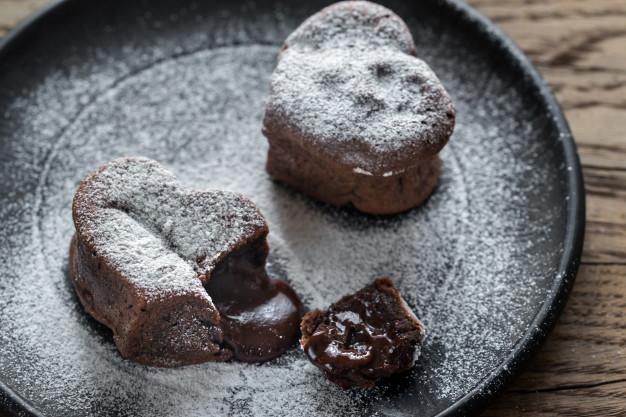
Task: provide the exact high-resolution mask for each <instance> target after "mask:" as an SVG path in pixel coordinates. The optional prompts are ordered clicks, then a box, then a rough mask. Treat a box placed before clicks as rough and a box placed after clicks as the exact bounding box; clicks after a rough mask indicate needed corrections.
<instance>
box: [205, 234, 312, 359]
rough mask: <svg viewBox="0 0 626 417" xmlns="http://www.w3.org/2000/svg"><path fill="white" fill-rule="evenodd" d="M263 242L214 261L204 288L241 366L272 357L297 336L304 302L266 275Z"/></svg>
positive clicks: (265, 247)
mask: <svg viewBox="0 0 626 417" xmlns="http://www.w3.org/2000/svg"><path fill="white" fill-rule="evenodd" d="M268 251H269V247H268V246H267V243H266V242H265V241H264V239H261V240H258V241H256V242H252V243H250V244H248V245H245V246H244V247H242V248H240V249H238V250H236V251H234V252H232V253H231V254H229V255H228V256H227V257H226V258H224V259H223V260H222V261H221V262H219V263H218V265H217V266H216V268H215V270H214V271H213V273H212V274H211V277H210V279H209V282H208V283H207V284H206V286H205V288H206V290H207V292H208V293H209V295H210V296H211V299H212V300H213V303H214V304H215V306H216V307H217V309H218V311H219V312H220V327H221V328H222V332H223V335H224V341H225V342H226V344H227V345H228V347H229V348H230V349H232V351H233V354H234V356H235V357H236V358H237V359H239V360H241V361H245V362H261V361H266V360H269V359H272V358H274V357H276V356H278V355H280V354H281V353H283V352H284V351H285V350H287V349H288V348H289V347H290V346H291V345H292V344H293V343H294V342H295V341H296V340H297V339H298V337H299V336H300V331H299V330H300V328H299V327H300V319H301V317H302V304H301V302H300V300H299V299H298V296H297V295H296V293H295V292H294V291H293V289H292V288H291V287H290V286H289V285H287V284H286V283H284V282H283V281H280V280H277V279H271V278H270V277H269V276H268V275H267V272H266V271H265V259H266V258H267V253H268Z"/></svg>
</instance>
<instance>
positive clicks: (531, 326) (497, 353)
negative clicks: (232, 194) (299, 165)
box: [0, 0, 585, 415]
mask: <svg viewBox="0 0 626 417" xmlns="http://www.w3.org/2000/svg"><path fill="white" fill-rule="evenodd" d="M384 3H385V4H386V5H388V6H389V7H390V8H392V9H393V10H394V11H396V12H397V13H398V14H399V15H400V16H401V17H403V18H404V19H405V20H406V21H407V23H408V24H409V26H410V27H411V30H412V31H413V34H414V36H415V39H416V43H417V46H418V54H419V55H420V56H421V57H422V58H424V59H425V60H426V61H427V62H429V64H430V65H431V67H432V68H433V69H434V70H435V72H436V73H437V74H438V75H439V76H440V78H441V80H442V82H443V83H444V85H445V86H446V87H447V88H448V90H449V91H450V93H451V95H452V96H453V98H454V100H455V103H456V105H457V126H456V130H455V133H454V135H453V137H452V139H451V141H450V144H449V145H448V146H447V147H446V148H445V149H444V151H443V152H442V160H443V171H442V178H441V181H440V185H439V186H438V189H437V190H436V191H435V193H434V194H433V196H432V197H431V198H430V199H429V200H428V201H427V202H426V203H425V204H424V205H422V206H421V207H419V208H417V209H415V210H412V211H410V212H408V213H404V214H401V215H397V216H391V217H382V218H381V217H372V216H364V215H362V214H359V213H357V212H354V211H353V210H350V209H336V208H332V207H328V206H325V205H321V204H318V203H315V202H313V201H311V200H310V199H308V198H306V197H304V196H302V195H300V194H298V193H296V192H294V191H292V190H290V189H287V188H286V187H283V186H281V185H279V184H275V183H273V182H272V181H270V180H269V179H268V177H267V175H266V174H265V173H264V170H263V162H264V155H265V151H266V146H267V145H266V141H265V139H264V138H263V136H262V135H261V134H260V119H261V115H262V110H263V97H264V96H265V94H266V93H267V81H268V77H269V74H270V73H271V71H272V70H273V67H274V63H275V56H276V52H277V50H278V47H279V46H280V44H281V42H282V40H283V39H284V38H285V36H286V35H287V34H288V33H289V32H290V31H291V30H293V29H294V28H295V27H296V26H297V25H298V24H299V23H300V22H301V21H302V20H303V19H304V18H306V17H307V16H308V15H310V14H312V13H314V12H315V11H317V10H319V9H320V8H321V7H323V6H324V5H325V2H318V1H313V2H307V3H306V6H304V5H299V6H297V7H295V6H293V5H287V4H283V3H274V2H271V1H258V2H254V3H253V2H246V3H236V2H232V1H229V2H226V1H210V2H209V1H206V2H197V3H195V2H193V1H192V0H184V1H179V0H176V1H165V0H162V1H147V0H144V1H136V2H128V1H121V0H114V1H112V0H106V1H104V0H97V1H89V2H85V1H81V0H67V1H61V2H57V3H55V4H54V5H52V6H50V7H47V8H45V9H44V10H42V11H41V12H39V13H37V14H36V15H34V16H33V17H31V18H30V19H29V20H27V21H26V22H24V23H23V24H21V25H20V26H19V27H18V28H16V29H15V30H13V31H12V32H11V33H10V34H9V35H7V36H6V37H5V38H4V39H3V40H2V42H1V43H0V158H1V161H2V168H1V169H2V183H1V184H0V219H1V221H2V225H3V227H2V230H1V231H0V242H2V260H1V261H0V265H1V267H0V271H1V275H0V289H1V292H0V346H2V349H1V350H0V388H1V389H0V392H2V394H1V400H0V403H1V405H2V406H3V407H4V408H6V409H7V410H8V411H9V412H15V413H18V412H20V411H22V412H24V413H26V414H35V415H40V414H49V415H85V414H98V415H104V414H109V415H154V414H164V415H172V414H176V413H178V414H181V415H194V414H205V415H206V414H208V415H222V414H227V413H233V414H236V415H237V414H238V415H249V414H262V415H272V414H279V415H289V414H298V415H316V414H317V415H332V414H334V415H338V414H352V415H367V414H369V413H374V412H378V413H379V414H380V415H462V414H471V413H474V412H477V411H479V410H481V409H483V408H484V407H485V406H486V405H487V404H488V403H489V401H490V400H491V399H492V398H493V397H494V396H496V395H497V394H498V393H499V392H500V391H501V390H502V389H503V386H504V385H505V384H506V383H507V382H509V381H510V380H511V379H512V378H513V377H514V376H515V375H517V374H518V373H519V372H520V370H521V368H522V366H523V365H524V363H526V361H527V360H528V359H529V357H530V356H531V355H532V353H533V352H535V351H536V350H537V348H538V346H539V345H540V343H541V342H542V341H543V340H544V339H545V337H546V334H547V333H548V332H549V331H550V329H551V328H552V326H553V325H554V323H555V321H556V319H557V317H558V315H559V313H560V312H561V310H562V308H563V305H564V303H565V300H566V298H567V295H568V293H569V291H570V289H571V287H572V284H573V281H574V278H575V275H576V270H577V267H578V262H579V259H580V253H581V248H582V242H583V229H584V219H585V214H584V192H583V187H582V176H581V171H580V165H579V161H578V157H577V154H576V149H575V145H574V142H573V140H572V137H571V135H570V132H569V129H568V127H567V124H566V122H565V120H564V118H563V115H562V113H561V110H560V109H559V107H558V105H557V103H556V101H555V100H554V98H553V96H552V95H551V93H550V92H549V90H548V88H547V87H546V85H545V83H544V82H543V81H542V80H541V78H540V77H539V75H538V74H537V72H536V71H535V69H534V68H533V67H532V66H531V64H530V63H529V62H528V60H527V59H526V58H525V57H524V55H523V54H522V53H521V52H520V51H519V50H518V49H517V48H516V47H515V46H514V45H513V43H512V42H511V41H510V40H509V39H508V38H506V37H505V36H504V35H503V34H502V33H501V32H500V31H499V30H498V29H497V28H496V27H495V26H494V25H493V24H492V23H490V22H489V21H488V20H487V19H485V18H484V17H482V16H480V15H479V14H478V13H477V12H476V11H474V10H473V9H471V8H470V7H468V6H466V5H464V4H463V3H461V2H460V1H459V2H457V1H453V0H449V1H444V0H441V1H436V0H432V1H420V2H404V1H397V2H391V1H390V2H384ZM132 154H135V155H136V154H143V155H146V156H150V157H153V158H155V159H157V160H159V161H161V162H162V163H164V164H165V165H166V166H168V167H169V168H171V169H172V170H173V171H174V172H175V174H176V175H178V176H179V177H180V178H181V180H182V181H183V182H185V183H187V184H189V185H193V186H195V187H198V188H208V187H225V188H233V189H235V190H236V191H240V192H242V193H244V194H246V195H248V196H249V197H250V198H251V199H252V200H253V201H255V202H256V203H257V204H258V205H259V207H260V209H261V211H262V212H263V213H264V214H265V215H266V217H267V220H268V223H269V226H270V231H271V232H270V237H269V239H270V246H271V247H272V255H271V264H270V270H271V272H272V273H273V274H275V275H278V276H281V277H283V278H284V279H286V280H288V281H290V282H291V283H292V284H293V286H294V287H295V288H296V290H297V291H298V292H299V293H300V294H301V295H302V298H303V301H304V302H305V304H306V306H307V308H315V307H325V306H326V305H327V304H328V303H329V302H331V301H334V300H335V299H337V298H338V297H339V296H341V295H343V294H345V293H347V292H352V291H354V290H356V289H358V288H359V287H361V286H362V285H364V284H365V283H367V282H369V281H370V280H371V279H373V278H374V277H376V276H380V275H390V276H391V277H392V279H394V281H395V282H396V283H397V285H398V287H399V289H400V291H401V293H403V295H404V296H405V298H406V299H407V301H408V303H409V304H410V305H411V307H412V308H413V309H414V310H415V311H416V312H417V313H418V315H420V316H421V317H422V318H423V319H424V322H425V324H426V326H427V330H428V336H427V339H426V341H425V344H424V347H423V352H422V357H421V359H420V360H419V362H418V363H417V365H416V367H415V368H414V369H413V370H412V371H410V372H408V373H406V374H404V375H400V376H398V377H395V378H391V379H390V380H387V381H384V382H383V383H382V384H381V386H380V387H377V388H376V389H374V390H371V391H360V390H353V391H350V392H346V393H344V392H341V391H339V390H337V389H336V387H334V386H333V385H331V384H330V383H328V382H327V381H326V380H325V379H324V378H323V377H322V376H321V375H320V374H319V373H318V372H317V371H316V370H315V369H314V368H313V367H312V366H311V365H309V364H308V363H307V362H306V361H305V360H304V359H303V355H302V354H301V353H300V352H299V351H298V350H297V349H296V348H294V349H292V350H291V351H289V352H288V353H287V354H286V355H284V356H283V357H281V358H279V359H277V360H274V361H272V362H270V363H266V364H262V365H248V364H240V363H225V364H204V365H199V366H194V367H187V368H183V369H175V370H162V369H154V368H147V367H143V366H139V365H136V364H133V363H130V362H128V361H124V360H122V359H121V358H120V357H119V355H118V354H117V351H116V350H115V347H114V345H113V343H112V338H111V334H110V332H109V331H108V330H107V329H106V328H104V327H103V326H101V325H99V324H98V323H96V322H95V321H93V320H92V319H90V318H89V317H87V316H86V315H85V314H84V313H83V311H82V308H81V307H80V305H79V303H78V301H77V299H76V297H75V296H74V294H73V289H72V288H71V284H69V283H68V272H67V267H66V263H67V253H66V252H67V245H68V244H69V239H70V237H71V233H72V227H73V226H72V222H71V215H70V207H71V199H72V195H73V193H74V190H75V188H76V186H77V184H78V182H79V181H80V180H81V179H82V178H83V177H84V176H85V175H86V174H87V173H88V172H89V171H90V170H91V169H93V168H94V167H96V166H98V165H100V164H102V163H104V162H107V161H109V160H111V159H113V158H115V157H119V156H123V155H132Z"/></svg>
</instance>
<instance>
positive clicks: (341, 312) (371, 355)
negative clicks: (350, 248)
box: [300, 278, 424, 390]
mask: <svg viewBox="0 0 626 417" xmlns="http://www.w3.org/2000/svg"><path fill="white" fill-rule="evenodd" d="M301 331H302V339H301V340H300V344H301V345H302V349H303V350H304V353H305V354H306V355H307V357H308V358H309V360H310V361H311V362H312V363H313V364H314V365H315V366H317V367H318V368H320V369H321V370H322V371H323V372H324V375H326V377H327V378H328V379H329V380H331V381H332V382H334V383H336V384H337V385H339V386H340V387H341V388H342V389H344V390H345V389H349V388H353V387H361V388H371V387H373V386H374V385H375V383H376V381H377V380H378V379H380V378H384V377H388V376H391V375H393V374H396V373H398V372H403V371H406V370H408V369H410V368H411V367H412V366H413V364H414V362H415V360H417V357H418V356H419V353H420V343H421V341H422V339H423V338H424V326H423V325H422V323H420V321H419V320H418V319H417V317H415V314H413V312H412V311H411V309H410V308H409V307H408V306H407V305H406V303H405V302H404V300H403V299H402V297H400V295H399V294H398V291H397V290H396V289H395V287H394V286H393V284H392V282H391V281H390V280H389V278H379V279H376V280H375V281H374V282H373V283H372V284H370V285H368V286H367V287H365V288H363V289H362V290H360V291H359V292H357V293H356V294H353V295H348V296H345V297H343V298H342V299H341V300H339V301H338V302H336V303H333V304H331V305H330V307H329V308H328V310H327V311H320V310H315V311H312V312H309V313H307V314H306V315H305V316H304V318H303V319H302V324H301Z"/></svg>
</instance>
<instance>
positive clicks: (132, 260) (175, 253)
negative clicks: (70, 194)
mask: <svg viewBox="0 0 626 417" xmlns="http://www.w3.org/2000/svg"><path fill="white" fill-rule="evenodd" d="M77 195H78V197H77V198H76V200H75V204H74V212H75V216H76V217H75V219H74V220H75V224H76V226H77V228H78V229H77V230H79V231H80V233H81V236H83V237H84V238H85V239H86V240H87V241H89V242H90V243H91V245H93V246H92V247H93V249H94V250H95V251H96V252H97V253H98V254H100V255H101V256H103V257H104V258H105V259H107V261H109V262H111V264H112V265H113V266H114V267H115V268H116V270H118V271H120V273H121V274H122V275H123V276H124V277H126V279H128V280H129V281H131V282H132V283H133V284H134V285H136V286H138V287H140V288H142V289H145V290H146V293H147V295H148V296H150V297H151V296H168V295H171V294H172V293H177V292H181V291H182V292H188V291H192V290H193V291H200V292H203V290H202V285H201V283H200V280H198V276H199V275H205V274H208V273H210V272H211V271H212V269H213V267H214V266H215V263H216V261H217V260H218V259H219V258H220V257H221V256H223V255H224V254H226V253H227V252H229V251H231V250H232V249H234V248H235V247H237V246H238V245H239V244H240V243H241V242H242V241H246V240H247V239H249V238H250V237H252V236H254V235H255V233H256V232H257V231H258V229H261V228H264V227H265V220H264V219H263V216H261V214H260V213H259V211H258V210H257V209H256V207H254V205H253V204H252V203H251V202H250V201H249V200H247V199H246V198H244V197H242V196H241V195H239V194H236V193H233V192H229V191H223V190H213V191H206V192H198V191H193V190H190V189H187V188H186V187H184V186H183V185H182V184H181V183H180V182H179V181H178V180H177V179H176V178H175V177H174V176H173V175H172V174H171V173H170V172H168V171H167V170H166V169H165V168H164V167H163V166H161V165H159V164H158V163H156V162H155V161H152V160H150V159H148V158H132V159H128V158H121V159H116V160H115V161H112V162H111V163H109V164H107V165H105V166H104V167H103V168H102V169H98V170H96V171H94V172H93V173H92V174H90V175H89V176H88V177H87V179H86V180H85V182H84V183H83V185H82V186H81V188H80V189H79V192H78V194H77Z"/></svg>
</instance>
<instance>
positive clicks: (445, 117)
mask: <svg viewBox="0 0 626 417" xmlns="http://www.w3.org/2000/svg"><path fill="white" fill-rule="evenodd" d="M341 5H343V7H337V6H331V7H330V8H329V9H328V11H327V12H326V11H322V12H320V13H319V15H316V16H313V17H312V18H311V19H310V20H308V21H307V22H305V23H304V24H303V25H302V26H301V27H300V28H299V29H298V30H297V31H296V32H295V33H294V35H292V36H290V37H289V39H288V40H287V42H286V46H287V49H285V50H284V51H282V52H281V54H280V56H279V61H278V66H277V68H276V71H275V72H274V74H273V75H272V79H271V86H270V96H269V99H268V101H267V110H266V114H267V117H268V120H266V123H265V126H266V128H267V129H269V133H270V135H280V134H285V133H284V132H283V131H282V130H277V131H276V132H274V133H273V132H272V129H276V128H275V127H274V125H275V124H277V125H278V126H280V127H281V129H285V131H286V132H289V134H290V135H294V136H296V137H302V138H303V140H304V141H310V142H312V143H315V144H316V145H317V146H320V147H321V149H322V152H324V153H327V154H331V155H332V158H333V159H338V160H339V161H341V162H343V163H345V164H348V165H350V166H353V167H355V168H359V169H363V170H366V171H369V172H375V173H377V174H382V173H383V172H386V171H389V170H390V169H401V170H402V169H406V168H407V167H408V166H411V165H413V164H415V161H419V160H421V159H424V158H425V157H426V156H428V157H430V156H431V155H432V154H433V153H435V152H437V151H438V150H439V149H440V148H441V147H442V146H443V145H444V144H445V143H446V141H447V139H448V137H449V135H450V133H451V132H452V127H453V125H454V122H453V115H454V107H453V105H452V103H451V102H450V100H449V96H448V94H447V93H446V91H445V90H444V88H443V86H442V85H441V83H440V82H439V79H438V78H437V76H436V75H435V74H434V73H433V71H432V70H431V69H430V68H429V67H428V65H427V64H426V63H425V62H424V61H422V60H421V59H418V58H416V57H415V56H413V55H410V52H411V48H410V47H406V46H405V47H404V48H402V45H399V44H398V43H399V41H398V39H406V41H407V42H411V43H412V41H411V39H410V34H408V33H407V32H406V26H404V23H403V22H402V21H400V20H399V19H398V18H396V19H393V18H390V17H389V13H390V11H389V10H388V9H384V8H382V7H380V6H376V7H374V6H372V4H371V3H367V2H347V3H342V4H341ZM368 7H374V9H373V10H374V11H369V9H368ZM379 9H380V10H379ZM362 14H365V17H364V16H363V15H362ZM370 20H371V21H370ZM380 22H387V24H388V25H387V26H389V27H393V29H394V30H392V31H390V30H387V29H385V27H386V26H385V25H384V24H381V23H380ZM388 32H390V33H393V37H392V36H388V35H389V34H388ZM407 38H408V39H407ZM390 158H391V159H390ZM398 159H401V160H402V161H403V163H400V166H398ZM390 164H391V165H390Z"/></svg>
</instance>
